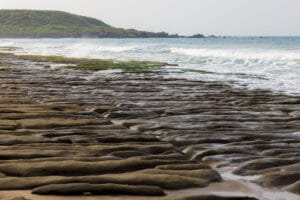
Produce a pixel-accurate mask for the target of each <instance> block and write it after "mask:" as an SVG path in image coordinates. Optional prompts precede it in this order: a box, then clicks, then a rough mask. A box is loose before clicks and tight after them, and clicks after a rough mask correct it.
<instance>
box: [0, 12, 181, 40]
mask: <svg viewBox="0 0 300 200" xmlns="http://www.w3.org/2000/svg"><path fill="white" fill-rule="evenodd" d="M176 36H177V35H169V34H167V33H163V32H162V33H152V32H145V31H137V30H134V29H122V28H115V27H112V26H110V25H108V24H106V23H104V22H103V21H100V20H97V19H94V18H90V17H84V16H79V15H74V14H70V13H66V12H62V11H41V10H0V37H1V38H42V37H49V38H65V37H95V38H105V37H111V38H124V37H176Z"/></svg>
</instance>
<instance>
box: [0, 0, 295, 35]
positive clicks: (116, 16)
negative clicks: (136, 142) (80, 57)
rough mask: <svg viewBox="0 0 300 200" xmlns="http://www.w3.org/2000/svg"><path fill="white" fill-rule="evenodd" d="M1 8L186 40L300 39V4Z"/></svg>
mask: <svg viewBox="0 0 300 200" xmlns="http://www.w3.org/2000/svg"><path fill="white" fill-rule="evenodd" d="M0 8H1V9H47V10H64V11H69V12H72V13H76V14H81V15H86V16H91V17H95V18H98V19H101V20H103V21H104V22H106V23H108V24H110V25H113V26H116V27H123V28H135V29H139V30H147V31H166V32H169V33H179V34H185V35H190V34H195V33H204V34H206V35H207V34H216V35H298V36H300V0H0Z"/></svg>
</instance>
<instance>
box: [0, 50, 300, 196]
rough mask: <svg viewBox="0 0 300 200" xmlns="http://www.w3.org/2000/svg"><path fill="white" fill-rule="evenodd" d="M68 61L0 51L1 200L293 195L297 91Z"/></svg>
mask: <svg viewBox="0 0 300 200" xmlns="http://www.w3.org/2000/svg"><path fill="white" fill-rule="evenodd" d="M63 64H64V65H59V63H57V62H55V63H53V62H51V60H47V59H44V60H37V59H29V58H22V57H20V56H14V55H12V54H4V53H2V54H0V77H1V78H0V92H1V95H0V113H1V114H0V133H1V134H0V158H1V159H0V190H1V191H0V199H1V200H2V199H3V200H10V199H14V198H16V199H17V198H18V199H26V200H29V199H30V200H65V199H75V200H76V199H87V200H92V199H151V200H153V199H172V200H211V199H213V200H229V199H230V200H255V199H267V200H271V199H272V200H279V199H283V200H297V199H299V198H300V197H299V193H300V156H299V155H300V150H299V149H300V148H299V147H300V98H299V97H292V96H286V95H280V94H273V93H271V92H270V91H265V90H240V89H235V88H232V87H230V86H228V85H225V84H222V83H210V82H201V81H190V80H184V79H175V78H168V77H167V76H166V74H165V73H160V72H155V73H152V72H147V73H146V72H136V71H134V72H130V71H126V72H122V71H111V70H103V71H99V72H96V73H95V72H93V71H83V70H76V69H74V68H69V67H68V68H65V67H64V66H65V65H66V63H65V62H63ZM70 64H74V63H70ZM31 193H32V194H31ZM74 195H75V196H74ZM272 195H273V196H272Z"/></svg>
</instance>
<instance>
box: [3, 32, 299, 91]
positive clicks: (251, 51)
mask: <svg viewBox="0 0 300 200" xmlns="http://www.w3.org/2000/svg"><path fill="white" fill-rule="evenodd" d="M0 46H15V47H20V48H21V49H18V50H16V53H18V54H41V55H63V56H70V57H88V58H105V59H107V58H112V59H120V60H149V61H163V62H168V63H172V64H178V67H169V68H167V69H166V70H168V71H169V72H170V74H169V75H168V76H171V77H180V78H187V79H196V80H206V81H223V82H227V83H229V84H231V85H233V86H234V87H242V88H249V89H269V90H272V91H274V92H277V93H285V94H290V95H297V96H300V37H230V38H229V37H228V38H206V39H191V38H190V39H189V38H181V39H0ZM202 70H204V71H208V72H212V73H201V71H202Z"/></svg>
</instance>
